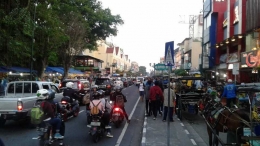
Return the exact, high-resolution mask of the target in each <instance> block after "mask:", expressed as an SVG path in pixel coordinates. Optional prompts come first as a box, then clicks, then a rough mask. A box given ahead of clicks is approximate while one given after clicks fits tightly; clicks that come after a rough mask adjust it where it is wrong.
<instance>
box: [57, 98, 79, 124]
mask: <svg viewBox="0 0 260 146" xmlns="http://www.w3.org/2000/svg"><path fill="white" fill-rule="evenodd" d="M74 106H76V109H74V110H73V107H74ZM60 107H61V117H62V121H67V120H68V118H70V117H72V116H73V117H77V116H78V115H79V103H78V101H77V100H75V99H73V103H70V98H69V97H68V96H64V97H63V98H62V99H61V102H60Z"/></svg>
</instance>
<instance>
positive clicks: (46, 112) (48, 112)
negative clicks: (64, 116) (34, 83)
mask: <svg viewBox="0 0 260 146" xmlns="http://www.w3.org/2000/svg"><path fill="white" fill-rule="evenodd" d="M36 95H37V101H36V103H35V105H39V106H38V107H39V109H40V110H37V107H34V108H33V109H32V111H31V121H32V123H33V122H34V121H36V122H37V120H38V119H42V120H44V119H47V118H51V119H50V120H49V124H51V125H52V126H53V127H55V128H56V129H55V130H56V133H55V134H54V138H56V139H63V138H64V136H62V135H61V134H60V128H61V119H59V118H56V117H55V112H56V111H55V108H56V107H55V104H53V103H51V102H49V101H48V100H49V99H51V98H52V97H51V96H50V92H49V91H48V90H46V89H40V90H38V91H37V93H36ZM41 111H42V112H43V114H42V112H41ZM40 115H42V116H40Z"/></svg>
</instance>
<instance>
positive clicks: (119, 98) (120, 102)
mask: <svg viewBox="0 0 260 146" xmlns="http://www.w3.org/2000/svg"><path fill="white" fill-rule="evenodd" d="M116 105H117V106H120V107H124V105H125V101H124V97H123V95H117V96H116Z"/></svg>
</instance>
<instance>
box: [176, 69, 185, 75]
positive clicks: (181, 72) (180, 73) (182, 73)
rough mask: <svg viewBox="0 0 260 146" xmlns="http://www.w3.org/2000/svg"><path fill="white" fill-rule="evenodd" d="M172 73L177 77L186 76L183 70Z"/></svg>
mask: <svg viewBox="0 0 260 146" xmlns="http://www.w3.org/2000/svg"><path fill="white" fill-rule="evenodd" d="M174 73H175V75H177V76H187V75H188V73H187V71H186V70H184V69H176V70H174Z"/></svg>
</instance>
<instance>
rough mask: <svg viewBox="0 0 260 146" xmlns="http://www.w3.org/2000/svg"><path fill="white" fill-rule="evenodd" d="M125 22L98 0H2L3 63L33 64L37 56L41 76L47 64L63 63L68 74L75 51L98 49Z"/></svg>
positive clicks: (0, 38)
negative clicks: (98, 44)
mask: <svg viewBox="0 0 260 146" xmlns="http://www.w3.org/2000/svg"><path fill="white" fill-rule="evenodd" d="M35 6H36V11H35ZM35 12H36V13H35ZM34 16H35V21H34ZM122 24H123V20H122V19H121V17H120V15H112V14H111V10H110V9H108V8H106V9H103V8H102V3H101V2H99V1H97V0H73V1H71V0H38V3H35V1H30V0H27V1H18V0H2V1H0V34H1V35H0V51H1V56H2V57H1V58H0V65H5V66H12V65H18V66H23V67H29V64H30V62H31V61H32V60H35V62H34V69H37V71H38V73H39V76H41V75H42V73H43V71H44V68H45V67H46V66H47V65H49V64H51V65H58V64H59V65H60V64H62V65H63V66H64V69H65V74H64V76H65V77H66V76H67V72H68V69H69V67H70V66H71V62H72V59H73V57H74V56H75V55H77V54H79V52H81V51H83V50H85V49H89V50H96V49H97V41H98V40H105V39H106V38H107V37H109V36H111V35H113V36H115V35H117V31H118V30H117V26H118V25H122ZM33 40H34V41H33ZM33 42H34V43H33ZM32 48H33V58H34V59H33V58H31V49H32Z"/></svg>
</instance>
